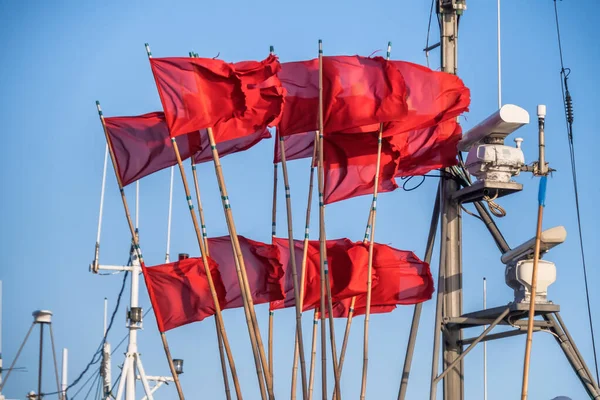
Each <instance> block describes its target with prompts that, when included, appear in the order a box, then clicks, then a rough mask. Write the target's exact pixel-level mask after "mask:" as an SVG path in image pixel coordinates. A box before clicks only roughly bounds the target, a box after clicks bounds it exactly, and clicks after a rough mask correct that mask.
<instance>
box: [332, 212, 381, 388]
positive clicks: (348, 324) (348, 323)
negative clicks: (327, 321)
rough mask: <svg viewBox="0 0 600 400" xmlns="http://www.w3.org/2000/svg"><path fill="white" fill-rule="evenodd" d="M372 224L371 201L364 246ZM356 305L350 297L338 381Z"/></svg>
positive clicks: (353, 298) (354, 297) (354, 298)
mask: <svg viewBox="0 0 600 400" xmlns="http://www.w3.org/2000/svg"><path fill="white" fill-rule="evenodd" d="M372 224H373V201H371V207H370V208H369V218H368V219H367V226H366V227H365V237H364V239H363V243H364V244H368V243H369V238H370V235H371V226H372ZM355 305H356V296H353V297H352V300H350V308H349V309H348V317H347V318H346V330H345V332H344V340H343V342H342V350H341V351H340V361H339V366H338V368H339V371H340V372H339V374H340V379H341V377H342V370H343V368H344V360H345V359H346V349H347V348H348V340H349V339H350V328H351V326H352V319H353V317H354V307H355ZM335 396H336V391H335V389H333V396H332V398H333V399H335Z"/></svg>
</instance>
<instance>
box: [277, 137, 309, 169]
mask: <svg viewBox="0 0 600 400" xmlns="http://www.w3.org/2000/svg"><path fill="white" fill-rule="evenodd" d="M281 138H283V142H284V145H285V159H286V161H291V160H299V159H301V158H307V157H312V155H313V148H314V143H315V132H305V133H297V134H295V135H290V136H281ZM279 139H280V137H279V134H277V137H276V138H275V151H274V155H273V164H276V163H279V162H281V153H280V150H279V148H280V144H279Z"/></svg>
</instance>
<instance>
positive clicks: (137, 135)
mask: <svg viewBox="0 0 600 400" xmlns="http://www.w3.org/2000/svg"><path fill="white" fill-rule="evenodd" d="M104 121H105V123H106V129H107V131H108V135H109V137H110V141H111V144H112V147H113V151H114V154H115V161H116V163H117V169H118V173H119V177H120V178H121V182H122V184H123V186H127V185H129V184H130V183H132V182H135V181H137V180H138V179H141V178H143V177H145V176H148V175H150V174H153V173H154V172H157V171H160V170H162V169H164V168H168V167H172V166H174V165H177V157H175V151H174V150H173V145H172V143H171V138H170V136H169V129H168V128H167V124H166V122H165V116H164V114H163V113H161V112H154V113H149V114H144V115H139V116H135V117H108V118H104ZM270 137H271V134H270V133H269V131H268V130H267V129H266V128H264V129H262V130H261V131H258V132H255V133H253V134H251V135H248V136H243V137H240V138H236V139H232V140H227V141H225V142H221V143H217V150H218V151H219V156H221V157H225V156H227V155H228V154H233V153H236V152H238V151H244V150H247V149H249V148H250V147H252V146H254V145H255V144H256V143H258V142H259V141H261V140H262V139H265V138H270ZM177 147H178V148H179V153H180V155H181V159H182V160H186V159H188V158H189V157H191V156H192V154H196V155H195V156H194V159H195V162H196V163H202V162H206V161H212V153H211V149H210V145H209V143H208V136H207V134H206V130H204V129H203V130H202V131H200V132H193V133H189V134H187V135H182V136H179V137H177Z"/></svg>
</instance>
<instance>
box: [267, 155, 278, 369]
mask: <svg viewBox="0 0 600 400" xmlns="http://www.w3.org/2000/svg"><path fill="white" fill-rule="evenodd" d="M276 235H277V163H273V210H272V215H271V244H273V242H274V240H275V236H276ZM274 318H275V315H274V312H273V310H269V333H268V335H269V338H268V341H269V374H271V379H274V378H273V319H274Z"/></svg>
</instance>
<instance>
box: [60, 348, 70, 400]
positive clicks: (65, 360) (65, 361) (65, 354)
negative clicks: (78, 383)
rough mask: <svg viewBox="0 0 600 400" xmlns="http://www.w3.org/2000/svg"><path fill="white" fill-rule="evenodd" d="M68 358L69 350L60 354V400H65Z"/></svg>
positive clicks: (64, 350)
mask: <svg viewBox="0 0 600 400" xmlns="http://www.w3.org/2000/svg"><path fill="white" fill-rule="evenodd" d="M68 358H69V350H67V349H63V352H62V376H61V379H62V384H61V390H62V393H61V395H60V398H61V399H62V400H66V399H67V386H68V384H67V380H68V376H67V370H68Z"/></svg>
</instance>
